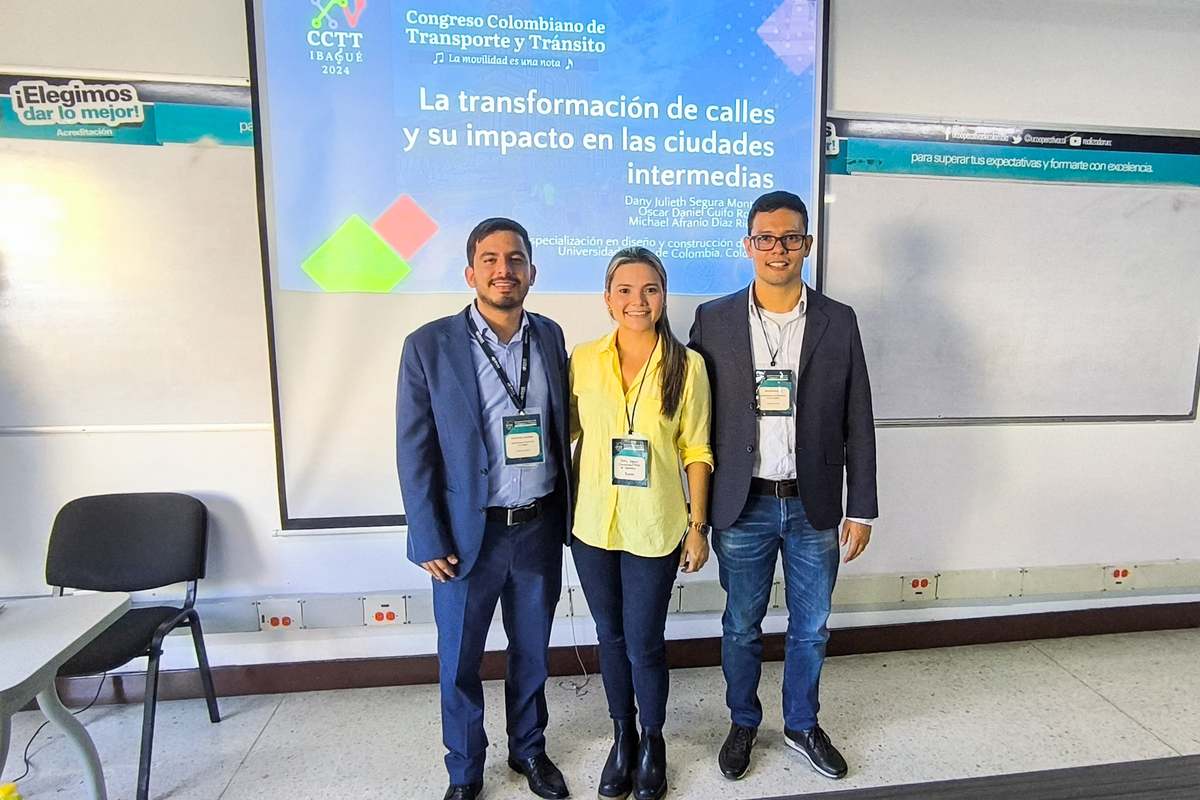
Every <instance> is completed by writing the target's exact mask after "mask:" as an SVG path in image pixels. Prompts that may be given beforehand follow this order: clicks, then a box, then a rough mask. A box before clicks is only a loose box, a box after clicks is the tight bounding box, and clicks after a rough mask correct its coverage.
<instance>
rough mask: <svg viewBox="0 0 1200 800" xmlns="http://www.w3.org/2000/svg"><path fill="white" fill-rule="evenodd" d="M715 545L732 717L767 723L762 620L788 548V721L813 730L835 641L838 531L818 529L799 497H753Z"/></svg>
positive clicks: (742, 721) (752, 724)
mask: <svg viewBox="0 0 1200 800" xmlns="http://www.w3.org/2000/svg"><path fill="white" fill-rule="evenodd" d="M713 549H714V550H715V551H716V553H717V561H718V563H719V565H720V576H721V586H722V587H723V588H724V589H725V593H726V597H725V615H724V616H723V617H722V618H721V626H722V632H723V636H722V638H721V668H722V669H723V670H724V672H725V686H726V689H725V703H726V704H727V705H728V706H729V712H730V716H731V718H732V720H733V722H735V723H736V724H738V725H744V726H746V727H750V728H757V727H758V725H759V723H761V722H762V704H761V703H759V701H758V682H759V678H760V677H761V676H762V650H763V645H762V620H763V616H765V615H766V613H767V607H768V606H769V605H770V602H771V587H772V584H773V583H774V580H775V562H776V560H777V559H778V557H779V553H780V552H782V553H783V578H784V582H785V586H786V590H787V592H786V594H787V609H788V627H787V640H786V644H785V649H784V662H783V721H784V724H785V725H786V726H787V727H788V728H790V729H792V730H807V729H808V728H811V727H812V726H814V725H816V724H817V711H818V710H819V708H820V702H819V700H818V694H819V687H820V682H821V665H822V664H823V663H824V661H825V643H826V641H828V639H829V629H828V628H827V627H826V622H828V620H829V607H830V598H831V596H832V595H833V584H834V581H835V580H837V571H838V556H839V550H838V535H837V529H836V528H828V529H826V530H817V529H816V528H814V527H813V526H812V525H811V524H810V523H809V521H808V516H807V514H805V513H804V504H803V503H802V502H800V499H799V498H788V499H785V500H781V499H779V498H776V497H763V496H758V495H751V496H750V497H749V499H748V500H747V502H746V507H745V508H744V509H742V515H741V516H740V517H738V519H737V521H736V522H735V523H734V524H733V525H732V526H731V527H729V528H727V529H725V530H722V531H716V532H715V533H714V534H713Z"/></svg>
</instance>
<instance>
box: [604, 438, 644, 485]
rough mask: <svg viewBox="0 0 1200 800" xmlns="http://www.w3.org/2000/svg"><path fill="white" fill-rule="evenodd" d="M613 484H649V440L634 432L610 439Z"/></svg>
mask: <svg viewBox="0 0 1200 800" xmlns="http://www.w3.org/2000/svg"><path fill="white" fill-rule="evenodd" d="M612 482H613V486H639V487H642V488H646V487H648V486H649V485H650V441H649V440H648V439H646V438H645V437H642V436H638V435H636V434H634V435H631V436H621V437H617V438H614V439H613V440H612Z"/></svg>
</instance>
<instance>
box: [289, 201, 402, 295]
mask: <svg viewBox="0 0 1200 800" xmlns="http://www.w3.org/2000/svg"><path fill="white" fill-rule="evenodd" d="M300 268H301V269H303V270H304V271H305V272H306V273H308V276H309V277H310V278H312V279H313V280H314V281H316V282H317V285H318V286H320V287H321V288H322V289H324V290H325V291H327V292H390V291H391V290H392V289H394V288H396V285H397V284H399V283H400V282H401V281H402V280H404V279H405V278H407V277H408V274H409V273H410V272H412V268H411V267H410V266H408V262H407V261H405V260H404V259H403V258H401V257H400V256H399V255H397V254H396V251H395V250H393V249H392V248H391V246H390V245H389V244H388V243H387V242H385V241H384V240H383V239H382V238H380V236H379V234H377V233H376V232H375V229H374V228H372V227H371V224H370V223H369V222H367V221H366V220H365V219H363V218H362V217H360V216H358V215H357V214H354V215H353V216H351V217H350V219H348V220H346V221H345V223H343V224H342V227H340V228H338V229H337V231H335V232H334V234H333V236H330V237H329V238H328V239H326V240H325V243H324V244H322V245H321V246H320V247H318V248H317V249H316V251H315V252H314V253H313V254H312V255H311V256H309V257H308V258H306V259H304V263H302V264H301V265H300Z"/></svg>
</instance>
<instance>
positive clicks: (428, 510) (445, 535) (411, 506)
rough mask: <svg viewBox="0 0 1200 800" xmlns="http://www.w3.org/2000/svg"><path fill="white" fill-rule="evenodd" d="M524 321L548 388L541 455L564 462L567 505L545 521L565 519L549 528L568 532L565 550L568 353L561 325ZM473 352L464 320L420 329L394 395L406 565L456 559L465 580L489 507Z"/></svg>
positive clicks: (407, 349) (557, 506)
mask: <svg viewBox="0 0 1200 800" xmlns="http://www.w3.org/2000/svg"><path fill="white" fill-rule="evenodd" d="M525 313H526V314H527V315H528V316H529V324H530V329H531V330H532V332H533V336H534V337H535V341H536V342H537V344H538V347H539V349H540V350H541V353H542V361H543V364H544V366H545V368H546V382H547V384H548V385H549V387H550V430H548V431H547V432H546V442H545V447H546V449H547V451H548V454H549V452H550V451H551V450H552V452H553V453H554V455H555V456H557V458H558V469H559V471H558V475H559V479H558V488H557V489H556V490H555V494H556V495H557V496H558V498H557V499H559V500H561V502H554V503H550V504H549V507H548V508H547V511H548V512H549V513H551V514H555V515H556V516H561V519H554V520H551V521H550V522H551V524H552V525H558V526H559V527H561V528H562V530H563V538H564V542H565V541H567V538H568V537H569V529H570V526H569V525H568V521H569V520H570V519H571V507H572V504H571V494H570V493H571V481H570V478H569V476H570V471H571V461H570V457H569V446H570V442H569V437H570V435H571V433H570V430H569V427H570V420H569V417H568V414H569V407H568V406H567V397H568V394H567V350H566V344H565V342H564V340H563V332H562V328H560V327H559V326H558V324H557V323H555V322H554V321H552V320H550V319H548V318H547V317H544V316H542V315H540V314H533V313H531V312H528V311H526V312H525ZM472 346H473V345H472V343H471V333H470V330H469V329H468V327H467V320H466V315H465V314H464V313H461V312H460V313H458V314H455V315H454V316H450V317H443V318H442V319H438V320H434V321H433V322H430V323H428V324H426V325H423V326H422V327H420V328H418V329H417V330H415V331H413V332H412V333H411V334H409V336H408V338H407V339H405V340H404V351H403V354H402V355H401V356H400V378H399V382H398V386H397V390H396V467H397V471H398V472H399V475H400V494H401V496H402V497H403V498H404V513H405V514H406V515H407V517H408V558H409V560H411V561H412V562H413V563H415V564H421V563H423V562H425V561H432V560H433V559H435V558H444V557H446V556H447V555H449V554H451V553H454V554H455V555H457V556H458V559H459V563H458V577H460V578H462V577H465V576H466V575H467V574H468V573H469V572H470V571H471V567H472V566H474V564H475V561H476V559H477V558H478V556H479V548H480V546H481V545H482V543H483V529H484V525H485V523H486V514H485V512H486V510H487V501H488V477H487V472H486V470H487V467H488V457H487V447H486V445H485V444H484V439H483V428H482V426H483V421H482V410H481V406H480V400H479V387H478V385H477V384H476V383H475V364H474V362H473V361H472V359H471V347H472Z"/></svg>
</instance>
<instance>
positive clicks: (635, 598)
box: [571, 539, 679, 731]
mask: <svg viewBox="0 0 1200 800" xmlns="http://www.w3.org/2000/svg"><path fill="white" fill-rule="evenodd" d="M571 553H572V555H574V557H575V571H576V572H578V573H579V584H580V585H581V586H582V587H583V594H584V596H585V597H587V602H588V608H589V609H591V612H592V619H593V620H594V621H595V623H596V639H597V641H598V642H599V643H600V674H601V675H602V676H603V678H604V694H605V695H606V696H607V697H608V713H609V715H610V716H611V717H612V718H613V719H632V718H633V716H634V715H635V714H637V713H638V706H640V707H641V709H642V710H641V722H642V728H643V729H645V730H653V731H661V730H662V727H663V723H664V722H665V721H666V718H667V692H668V689H669V687H670V678H669V673H668V671H667V647H666V641H665V639H666V627H667V608H668V606H669V605H670V602H671V596H672V594H674V592H675V572H676V570H678V569H679V549H678V548H676V549H675V551H674V552H672V553H670V554H668V555H665V556H659V557H657V558H650V557H646V556H635V555H634V554H633V553H626V552H624V551H622V550H603V549H601V548H598V547H592V546H591V545H588V544H585V543H584V542H582V541H580V540H579V539H576V540H575V541H574V542H573V543H572V544H571ZM635 697H636V700H637V702H636V704H635V702H634V699H635Z"/></svg>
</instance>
